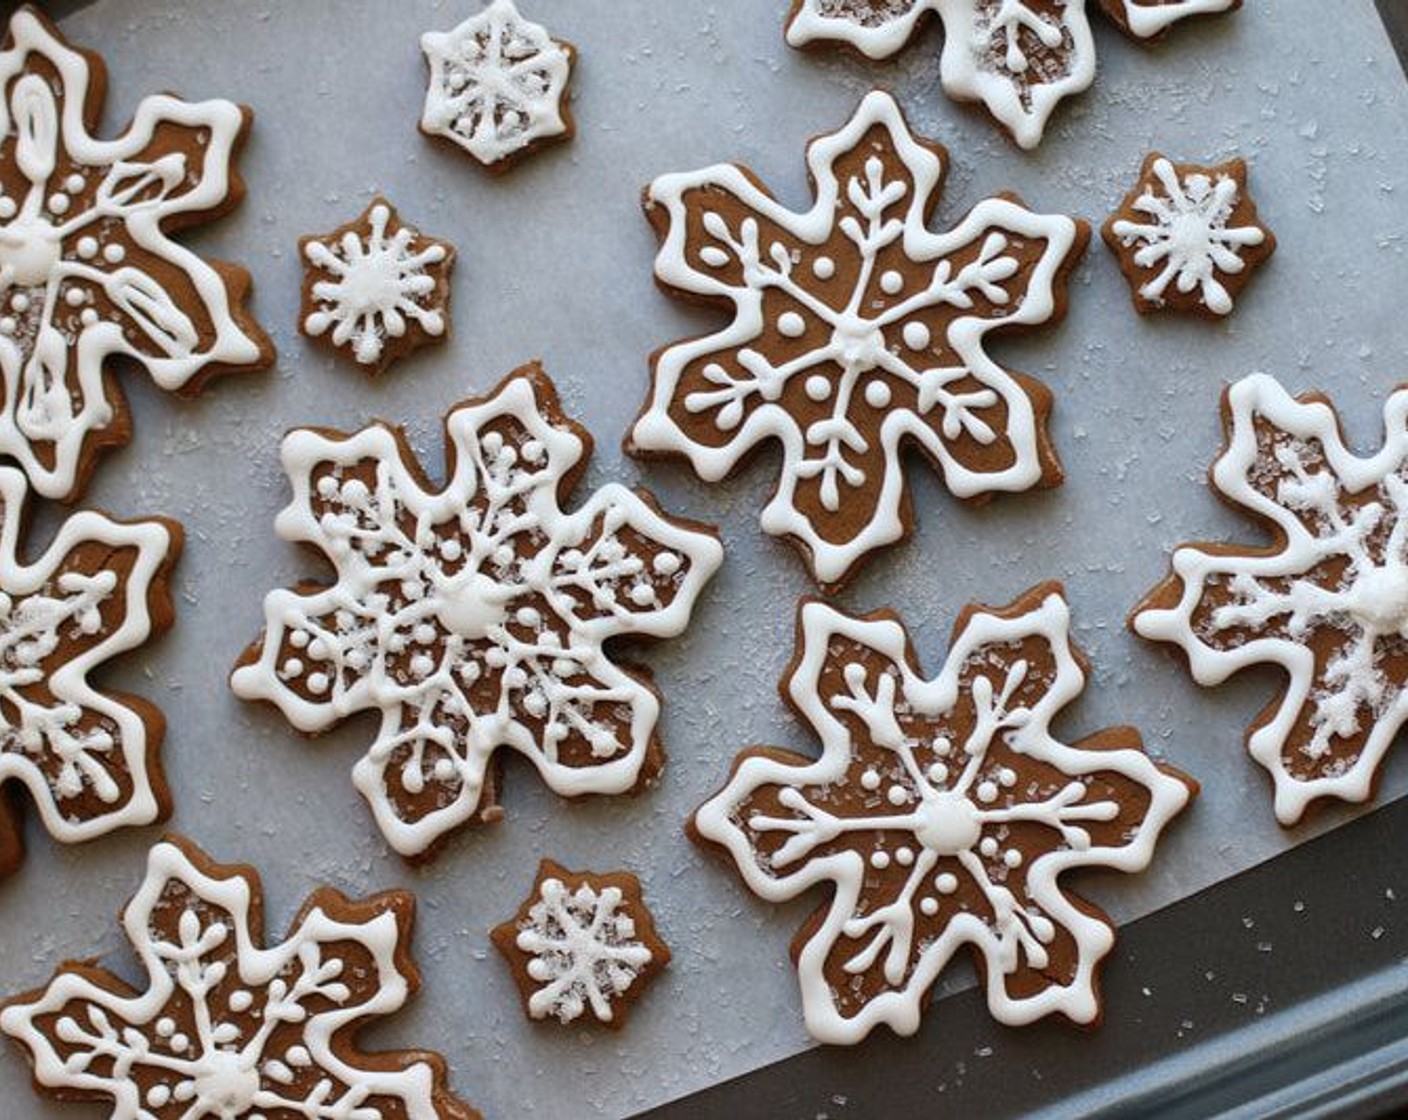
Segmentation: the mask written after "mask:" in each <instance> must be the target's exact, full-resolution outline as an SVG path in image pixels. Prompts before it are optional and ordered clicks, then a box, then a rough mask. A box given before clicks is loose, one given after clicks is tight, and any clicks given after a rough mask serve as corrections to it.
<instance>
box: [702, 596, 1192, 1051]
mask: <svg viewBox="0 0 1408 1120" xmlns="http://www.w3.org/2000/svg"><path fill="white" fill-rule="evenodd" d="M798 633H799V648H798V651H797V656H796V660H795V661H794V662H793V665H792V669H791V670H790V676H789V678H788V679H787V680H786V681H785V687H786V690H787V691H786V693H785V695H786V696H787V698H788V699H789V700H790V701H791V703H792V705H793V707H794V708H795V709H796V710H797V712H798V713H799V714H800V715H801V717H802V718H803V719H805V720H806V721H807V722H808V723H809V724H811V726H812V727H813V728H814V729H815V731H816V733H817V734H818V735H819V736H820V738H821V742H822V753H821V756H820V757H819V758H810V757H807V756H804V755H799V754H794V753H791V752H788V751H782V750H777V749H773V748H766V747H764V748H757V749H754V750H750V751H746V752H745V753H744V754H743V755H741V756H740V757H739V758H738V760H737V761H736V762H735V764H734V767H733V773H732V775H731V777H730V778H729V781H728V784H727V785H726V786H725V787H724V788H723V790H722V791H721V792H719V793H718V794H716V795H715V796H714V797H713V798H712V799H711V800H709V801H708V802H706V803H705V804H704V806H703V807H702V808H700V809H699V811H698V812H697V813H696V814H695V816H694V818H693V820H692V822H691V826H690V827H691V833H692V835H693V836H694V838H695V839H696V840H699V841H702V842H707V843H709V844H712V845H717V846H718V847H719V848H721V849H722V850H723V852H725V853H726V854H727V855H728V856H729V857H730V858H731V859H732V861H733V863H734V864H735V865H736V867H737V870H738V872H739V873H740V874H741V875H742V877H743V880H744V882H745V883H746V884H747V885H748V887H749V888H750V889H751V890H752V891H753V892H754V893H755V894H757V895H759V896H760V897H761V898H763V899H766V900H767V901H769V902H774V903H776V902H783V901H787V900H790V899H793V898H796V897H798V896H799V895H802V894H805V893H806V892H807V891H809V890H810V889H811V888H812V887H815V886H817V885H819V884H827V885H828V886H829V887H830V891H831V898H830V901H829V903H828V904H827V905H826V906H824V907H823V908H821V909H819V910H818V911H817V912H816V913H815V914H814V915H813V916H812V917H811V918H810V919H809V920H808V921H807V922H806V923H805V924H804V925H803V927H802V929H801V930H800V932H799V933H798V934H797V937H796V938H795V939H794V941H793V944H792V952H793V957H794V958H795V960H796V962H797V971H798V976H799V979H800V981H801V989H802V1007H803V1012H804V1015H805V1018H806V1023H807V1027H808V1029H809V1030H810V1031H811V1033H812V1034H813V1035H814V1036H815V1037H816V1038H817V1039H818V1040H819V1041H821V1042H826V1043H832V1044H838V1045H848V1044H852V1043H856V1042H859V1041H860V1040H861V1039H863V1038H864V1037H865V1036H866V1035H867V1034H869V1032H870V1031H871V1030H872V1029H874V1028H875V1027H876V1026H877V1025H879V1024H881V1023H884V1024H887V1025H888V1026H889V1027H890V1028H891V1029H893V1030H894V1031H896V1032H897V1033H899V1034H903V1035H908V1034H913V1033H914V1032H915V1031H916V1030H918V1029H919V1023H920V1014H921V1011H922V1008H923V1006H924V1003H925V1001H926V1000H927V999H928V993H929V990H930V988H931V987H932V985H933V984H934V982H935V981H936V980H937V978H938V977H939V975H940V973H941V972H942V971H943V970H944V968H945V967H946V966H947V965H948V962H949V961H950V960H951V959H952V958H953V956H954V954H955V953H956V952H957V951H958V949H959V948H961V947H962V946H963V945H965V944H967V945H969V946H971V947H972V950H973V952H974V956H975V958H976V961H977V965H978V968H979V971H980V973H981V974H982V977H983V982H984V984H985V986H986V990H987V999H988V1006H989V1008H990V1009H991V1011H992V1014H993V1015H994V1016H995V1017H996V1018H997V1019H999V1020H1000V1021H1001V1022H1003V1023H1006V1024H1009V1025H1019V1024H1024V1023H1029V1022H1032V1021H1033V1020H1035V1019H1038V1018H1040V1017H1042V1016H1044V1015H1049V1014H1052V1013H1054V1012H1060V1013H1062V1014H1064V1015H1066V1016H1067V1017H1068V1018H1070V1019H1071V1020H1073V1021H1074V1022H1077V1023H1092V1022H1094V1021H1096V1020H1097V1019H1098V1018H1099V1015H1100V1003H1099V998H1098V995H1097V972H1098V969H1099V966H1100V963H1101V961H1102V960H1103V959H1104V957H1105V956H1106V955H1107V954H1108V953H1109V951H1110V949H1111V947H1112V946H1113V944H1114V926H1113V925H1112V924H1111V922H1110V921H1109V919H1108V918H1106V917H1105V915H1104V914H1102V913H1101V912H1100V911H1099V910H1098V909H1096V908H1095V907H1094V906H1092V905H1091V904H1090V903H1088V902H1085V901H1084V900H1082V899H1080V898H1077V897H1076V896H1074V895H1072V894H1070V893H1069V892H1068V891H1067V890H1066V889H1065V888H1064V886H1063V884H1062V882H1061V876H1062V875H1063V874H1064V873H1065V872H1067V871H1074V870H1077V869H1083V868H1111V869H1115V870H1119V871H1127V872H1133V871H1140V870H1143V869H1144V868H1145V867H1147V866H1148V864H1149V862H1150V860H1151V859H1152V858H1153V855H1154V847H1155V844H1156V842H1157V841H1158V838H1159V835H1160V833H1161V832H1162V831H1163V829H1164V827H1165V825H1167V824H1168V823H1169V821H1170V820H1172V818H1173V817H1174V816H1176V815H1177V814H1178V813H1179V812H1180V811H1181V810H1182V809H1183V808H1184V806H1186V805H1187V804H1188V801H1189V799H1190V798H1191V797H1192V796H1193V795H1194V794H1195V793H1196V791H1197V785H1196V783H1194V782H1193V781H1192V780H1191V779H1190V778H1187V777H1185V776H1184V775H1182V774H1179V773H1177V772H1176V771H1174V770H1171V769H1169V768H1167V767H1164V766H1160V765H1158V764H1157V763H1155V762H1153V761H1152V760H1151V759H1150V758H1149V756H1148V755H1146V754H1145V753H1144V750H1143V748H1142V747H1141V745H1140V739H1139V733H1138V732H1137V731H1135V730H1134V729H1132V728H1114V729H1111V730H1107V731H1103V732H1100V733H1098V734H1096V735H1094V736H1092V737H1090V738H1088V739H1086V740H1084V741H1082V742H1080V743H1077V744H1075V745H1074V746H1067V745H1065V744H1063V743H1061V742H1060V741H1059V740H1057V739H1055V738H1053V737H1052V734H1051V731H1050V725H1051V722H1052V720H1053V719H1054V718H1055V717H1056V716H1057V715H1059V713H1060V712H1061V711H1062V709H1064V708H1065V707H1066V706H1067V705H1068V704H1069V703H1071V702H1072V701H1073V700H1074V699H1075V698H1076V697H1077V696H1078V695H1079V694H1080V692H1081V690H1082V688H1083V687H1084V685H1085V678H1086V669H1085V663H1084V660H1083V659H1082V657H1081V655H1080V654H1079V652H1078V651H1076V650H1075V649H1074V648H1073V646H1072V645H1071V642H1070V617H1069V611H1068V608H1067V606H1066V602H1065V599H1064V597H1063V595H1062V592H1061V588H1060V586H1059V585H1056V584H1048V585H1045V586H1042V587H1037V588H1035V589H1033V590H1032V591H1030V592H1028V593H1027V594H1026V595H1023V596H1022V597H1021V598H1020V599H1018V600H1017V601H1016V602H1015V603H1013V604H1012V605H1011V606H1010V607H1007V608H1004V609H1001V610H994V609H989V608H986V607H969V608H968V609H967V610H965V611H964V612H963V615H962V616H961V617H960V619H959V620H958V624H957V626H956V627H955V630H954V637H953V643H952V649H951V652H950V654H949V657H948V660H947V662H946V663H945V665H944V668H943V671H942V672H941V673H940V674H939V675H938V676H937V677H935V678H933V679H932V680H931V679H926V678H925V677H924V676H923V675H922V673H921V672H920V670H919V668H918V665H917V664H916V661H915V658H914V653H913V649H912V647H911V645H910V642H909V638H908V636H907V634H906V633H905V630H904V627H903V626H902V625H901V623H900V621H899V619H898V618H897V617H896V616H895V615H894V614H892V613H890V612H880V613H877V614H873V615H870V616H869V617H866V618H855V617H852V616H850V615H847V614H843V613H842V612H840V611H838V610H835V609H834V608H832V607H830V606H828V605H827V604H825V603H822V602H818V601H812V602H807V603H804V604H803V605H802V608H801V615H800V621H799V626H798Z"/></svg>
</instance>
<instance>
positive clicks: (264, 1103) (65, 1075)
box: [0, 838, 478, 1120]
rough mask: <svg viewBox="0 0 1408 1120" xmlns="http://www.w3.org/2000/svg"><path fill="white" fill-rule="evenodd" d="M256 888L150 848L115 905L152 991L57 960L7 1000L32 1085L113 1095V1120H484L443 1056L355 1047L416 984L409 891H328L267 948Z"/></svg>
mask: <svg viewBox="0 0 1408 1120" xmlns="http://www.w3.org/2000/svg"><path fill="white" fill-rule="evenodd" d="M260 896H261V892H260V886H259V880H258V877H257V876H256V874H255V873H254V871H253V869H251V868H247V867H238V866H222V865H219V864H214V863H212V862H211V861H209V860H208V859H207V858H206V857H205V856H204V855H203V853H200V852H199V851H198V850H196V849H195V848H194V846H192V845H189V844H187V843H186V842H184V841H180V840H177V839H175V838H171V839H168V840H165V841H163V842H161V843H159V844H157V845H156V846H155V847H153V848H152V849H151V852H150V854H149V856H148V859H147V872H146V877H145V879H144V880H143V882H142V885H141V887H140V889H139V890H138V892H137V894H136V895H135V897H134V898H133V899H132V901H131V902H130V903H128V905H127V907H126V909H125V911H124V912H123V915H122V924H123V929H124V931H125V933H126V935H127V938H128V940H129V941H130V942H131V944H132V947H133V949H134V950H135V951H136V953H137V956H138V958H139V960H140V961H141V963H142V966H143V969H144V971H145V974H146V975H145V980H146V988H145V990H143V991H140V992H135V991H133V990H132V989H130V988H129V987H128V986H127V985H126V984H125V983H123V982H122V981H119V980H118V979H117V978H116V977H114V976H112V975H111V974H110V973H108V972H106V971H104V970H101V969H99V968H97V966H94V965H72V964H70V965H65V966H64V967H63V968H61V969H60V970H59V972H58V973H57V974H56V975H55V976H54V978H53V979H52V980H51V981H50V982H49V984H48V986H47V987H45V988H43V989H41V990H39V991H36V992H31V993H29V994H27V995H23V996H19V997H16V998H14V999H12V1000H10V1001H8V1002H7V1003H6V1004H5V1005H4V1008H3V1010H0V1031H3V1032H4V1033H5V1034H8V1035H9V1036H11V1037H12V1038H14V1039H15V1040H16V1041H18V1042H19V1043H20V1044H21V1045H22V1046H23V1047H24V1048H25V1049H26V1051H27V1052H28V1053H29V1055H30V1058H31V1062H32V1064H33V1067H34V1077H35V1082H36V1084H37V1085H39V1086H40V1087H43V1088H45V1089H50V1090H54V1091H55V1093H56V1095H57V1094H62V1093H78V1094H84V1095H91V1096H97V1097H102V1098H108V1099H110V1100H111V1102H112V1118H113V1120H167V1118H168V1117H170V1118H175V1117H178V1116H222V1117H230V1118H231V1120H233V1118H234V1117H242V1116H253V1115H263V1114H265V1113H273V1112H276V1111H278V1112H280V1113H281V1114H284V1112H285V1110H286V1114H288V1115H293V1114H295V1113H297V1114H299V1115H307V1116H308V1117H309V1118H310V1120H312V1118H318V1120H362V1118H366V1120H374V1118H377V1117H381V1116H384V1115H387V1113H386V1112H385V1111H383V1110H385V1109H387V1108H388V1107H389V1106H392V1105H394V1106H395V1107H396V1108H397V1109H398V1110H400V1111H398V1112H397V1113H396V1114H397V1115H404V1116H405V1117H406V1118H407V1120H477V1117H478V1114H477V1113H475V1112H474V1111H473V1110H472V1109H470V1108H468V1106H466V1105H464V1104H463V1103H462V1102H460V1101H458V1100H456V1099H454V1098H453V1097H451V1096H450V1095H449V1094H448V1092H447V1091H446V1090H445V1089H444V1087H443V1077H444V1071H443V1065H442V1064H441V1063H440V1060H439V1059H438V1057H437V1056H434V1055H428V1054H416V1053H412V1052H402V1053H399V1054H377V1055H372V1056H370V1057H373V1058H374V1059H375V1060H374V1061H370V1062H368V1063H367V1064H358V1062H357V1059H361V1058H364V1057H368V1056H367V1055H363V1054H361V1053H359V1052H358V1051H357V1050H356V1049H355V1048H352V1045H351V1043H352V1040H351V1035H352V1032H353V1031H355V1029H356V1028H357V1027H358V1026H359V1025H360V1024H362V1023H363V1022H365V1021H367V1020H370V1019H374V1018H380V1017H382V1016H385V1015H389V1014H392V1013H393V1012H395V1011H398V1010H399V1009H400V1008H401V1007H402V1006H403V1005H404V1004H405V1002H406V1000H407V998H408V997H409V995H410V994H411V992H412V991H414V990H415V988H416V987H418V986H419V977H418V974H417V973H416V970H415V967H414V965H413V964H412V963H411V961H410V957H409V948H408V943H409V938H410V932H411V920H412V913H413V908H414V903H413V900H412V898H411V896H410V895H409V894H406V893H404V892H400V893H397V892H392V893H388V894H385V895H380V896H378V897H376V898H373V899H369V900H367V901H366V902H351V901H349V900H347V899H345V898H343V897H342V896H341V895H339V894H337V893H336V892H334V891H331V890H327V889H324V890H321V891H319V892H316V893H315V894H314V895H313V896H311V897H310V898H309V900H308V903H307V904H306V905H305V906H304V908H303V910H302V912H301V913H300V914H299V916H298V917H297V918H296V919H295V921H294V923H293V926H292V929H291V930H290V933H289V935H288V937H287V938H286V939H285V940H284V941H282V942H281V943H279V944H277V945H275V946H273V947H272V948H263V947H262V946H261V938H262V933H261V926H262V920H261V913H262V907H261V897H260ZM349 949H350V950H351V951H350V952H349ZM351 962H355V963H356V965H357V966H358V967H357V968H355V969H354V968H352V967H349V964H350V963H351ZM128 993H131V994H128ZM294 1025H296V1028H297V1029H296V1030H295V1031H293V1032H292V1033H291V1034H290V1031H289V1028H290V1027H292V1026H294Z"/></svg>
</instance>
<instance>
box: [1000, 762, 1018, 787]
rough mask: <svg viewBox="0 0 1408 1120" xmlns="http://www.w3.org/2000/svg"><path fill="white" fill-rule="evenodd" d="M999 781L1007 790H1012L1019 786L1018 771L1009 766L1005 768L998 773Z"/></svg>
mask: <svg viewBox="0 0 1408 1120" xmlns="http://www.w3.org/2000/svg"><path fill="white" fill-rule="evenodd" d="M997 780H998V781H999V782H1000V783H1001V784H1002V785H1003V786H1005V787H1006V788H1007V789H1011V788H1012V787H1013V786H1015V785H1016V784H1017V771H1015V770H1013V769H1012V768H1011V767H1009V766H1004V767H1003V768H1002V769H1001V770H999V771H998V772H997Z"/></svg>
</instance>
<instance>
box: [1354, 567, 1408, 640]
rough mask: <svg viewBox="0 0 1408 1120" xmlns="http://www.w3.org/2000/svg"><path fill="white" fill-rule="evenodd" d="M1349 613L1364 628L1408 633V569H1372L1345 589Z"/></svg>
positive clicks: (1376, 631) (1387, 632)
mask: <svg viewBox="0 0 1408 1120" xmlns="http://www.w3.org/2000/svg"><path fill="white" fill-rule="evenodd" d="M1345 602H1346V603H1347V605H1348V607H1349V613H1350V614H1351V615H1353V616H1354V620H1355V621H1356V622H1358V623H1359V624H1360V625H1361V626H1362V627H1364V629H1365V630H1372V631H1373V632H1375V633H1378V634H1392V633H1395V632H1399V633H1402V632H1408V568H1405V567H1401V566H1395V567H1391V568H1372V569H1370V570H1369V571H1367V572H1364V573H1363V574H1361V575H1360V576H1359V577H1358V578H1356V579H1355V581H1354V582H1353V583H1352V584H1351V585H1350V587H1349V590H1348V591H1346V592H1345Z"/></svg>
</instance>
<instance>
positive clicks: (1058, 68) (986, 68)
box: [787, 0, 1242, 148]
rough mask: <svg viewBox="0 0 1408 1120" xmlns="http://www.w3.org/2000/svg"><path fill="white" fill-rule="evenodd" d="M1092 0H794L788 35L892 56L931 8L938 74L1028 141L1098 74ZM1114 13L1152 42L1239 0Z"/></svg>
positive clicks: (1163, 0)
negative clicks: (1089, 9) (939, 41)
mask: <svg viewBox="0 0 1408 1120" xmlns="http://www.w3.org/2000/svg"><path fill="white" fill-rule="evenodd" d="M1086 2H1087V0H792V8H791V14H790V15H789V17H788V21H787V41H788V42H789V43H791V44H792V45H793V46H795V47H810V46H817V45H821V44H825V43H842V44H845V45H847V46H849V47H852V48H854V49H855V50H858V51H860V52H861V53H862V54H864V55H866V56H867V57H869V58H874V59H881V58H889V57H891V56H892V55H895V54H897V53H899V51H900V50H902V49H903V48H904V46H905V45H906V44H907V43H908V42H909V41H910V39H912V38H913V37H914V35H915V33H916V32H917V30H918V28H919V25H920V23H921V22H923V20H924V18H925V17H926V16H928V15H929V14H930V13H934V14H937V15H938V17H939V19H940V20H942V21H943V27H944V47H943V56H942V58H941V60H940V63H939V78H940V80H941V81H942V83H943V87H944V90H945V92H946V93H948V95H949V96H950V97H953V98H956V99H958V100H960V101H980V102H982V103H983V104H984V105H985V106H986V107H987V109H988V112H990V113H991V114H992V115H993V116H994V117H996V118H997V120H998V122H999V123H1000V124H1001V125H1002V126H1003V127H1004V128H1005V129H1007V131H1008V132H1009V133H1011V135H1012V137H1013V139H1014V140H1016V142H1017V143H1018V144H1019V145H1021V146H1022V147H1023V148H1035V147H1036V146H1037V145H1038V144H1040V143H1041V138H1042V134H1043V133H1044V132H1045V130H1046V124H1047V121H1048V120H1049V119H1050V117H1051V114H1052V112H1053V111H1054V110H1055V108H1056V106H1057V105H1058V104H1060V102H1061V101H1062V100H1063V99H1065V98H1067V97H1069V96H1071V95H1072V94H1076V93H1080V92H1081V91H1083V90H1085V89H1088V88H1089V87H1090V84H1091V83H1092V82H1093V81H1094V80H1095V38H1094V36H1093V35H1092V34H1091V29H1090V19H1089V17H1088V16H1087V14H1086ZM1100 6H1101V7H1102V8H1103V9H1104V11H1105V13H1106V14H1107V15H1108V16H1109V17H1110V19H1111V20H1112V21H1113V22H1114V23H1115V24H1116V26H1118V27H1119V28H1120V29H1121V30H1123V31H1124V32H1125V33H1126V34H1128V35H1130V36H1131V37H1132V38H1134V39H1135V40H1137V41H1141V42H1147V41H1149V40H1151V39H1156V38H1157V37H1159V36H1160V35H1162V34H1163V33H1164V32H1165V31H1167V30H1168V28H1169V27H1170V26H1171V25H1172V24H1174V23H1176V22H1178V21H1179V20H1182V19H1186V18H1187V17H1189V16H1195V15H1211V14H1215V13H1219V12H1230V11H1234V10H1236V9H1237V8H1240V7H1241V6H1242V0H1100Z"/></svg>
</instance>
